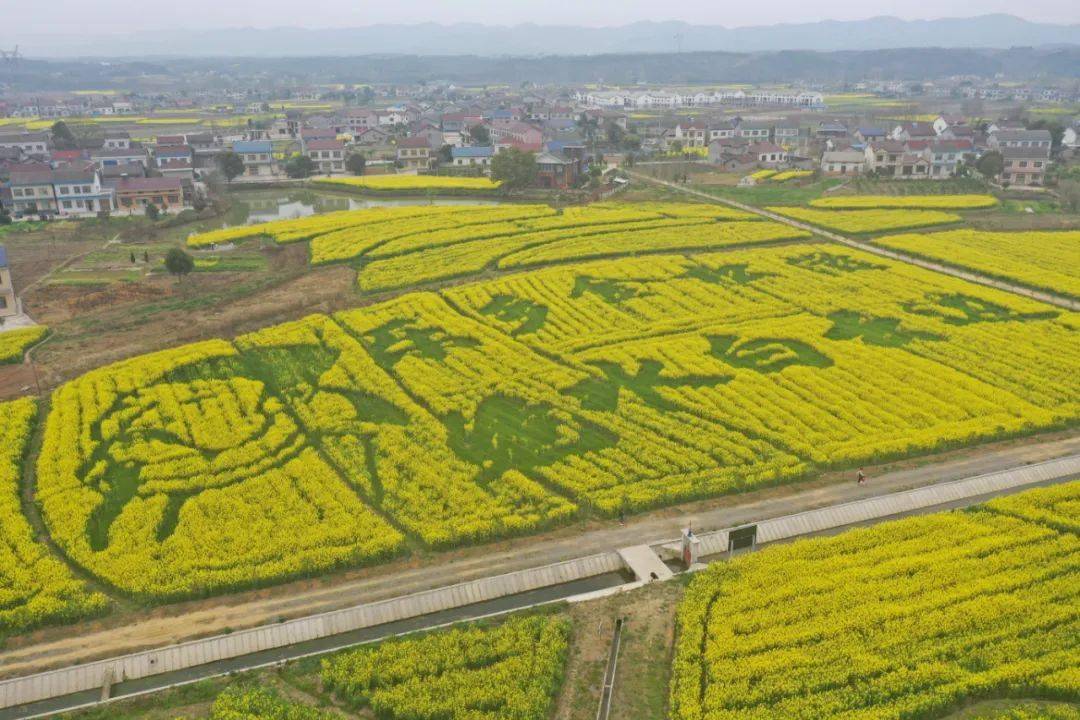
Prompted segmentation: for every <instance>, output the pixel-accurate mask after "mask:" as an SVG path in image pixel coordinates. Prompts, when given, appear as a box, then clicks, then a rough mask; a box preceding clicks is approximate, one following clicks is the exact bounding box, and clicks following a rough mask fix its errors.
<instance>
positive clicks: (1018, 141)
mask: <svg viewBox="0 0 1080 720" xmlns="http://www.w3.org/2000/svg"><path fill="white" fill-rule="evenodd" d="M1052 144H1053V143H1052V139H1051V137H1050V131H1049V130H999V131H998V132H992V133H990V137H989V138H987V145H988V146H989V147H991V148H993V149H994V150H1003V149H1005V148H1025V149H1036V150H1039V151H1040V152H1041V153H1042V155H1043V157H1046V158H1049V157H1050V148H1051V145H1052Z"/></svg>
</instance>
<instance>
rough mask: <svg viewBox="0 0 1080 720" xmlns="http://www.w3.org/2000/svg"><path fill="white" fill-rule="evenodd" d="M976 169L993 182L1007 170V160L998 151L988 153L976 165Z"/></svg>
mask: <svg viewBox="0 0 1080 720" xmlns="http://www.w3.org/2000/svg"><path fill="white" fill-rule="evenodd" d="M975 169H976V170H978V171H979V174H980V175H982V176H983V177H984V178H986V179H987V180H992V179H994V178H996V177H997V176H998V175H1000V174H1001V171H1002V170H1004V169H1005V158H1004V157H1002V155H1001V153H999V152H997V151H996V150H994V151H991V152H988V153H986V154H985V155H983V156H982V157H981V158H979V160H978V162H976V163H975Z"/></svg>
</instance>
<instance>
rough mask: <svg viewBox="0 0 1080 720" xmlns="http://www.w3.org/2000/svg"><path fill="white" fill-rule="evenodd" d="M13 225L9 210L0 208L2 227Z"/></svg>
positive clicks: (0, 223)
mask: <svg viewBox="0 0 1080 720" xmlns="http://www.w3.org/2000/svg"><path fill="white" fill-rule="evenodd" d="M11 223H12V220H11V215H10V214H9V213H8V211H7V208H5V207H0V225H10V224H11Z"/></svg>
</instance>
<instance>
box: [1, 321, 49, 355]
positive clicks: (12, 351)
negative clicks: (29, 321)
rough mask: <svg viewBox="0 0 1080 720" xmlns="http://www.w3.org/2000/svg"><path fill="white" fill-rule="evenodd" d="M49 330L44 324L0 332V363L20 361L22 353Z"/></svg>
mask: <svg viewBox="0 0 1080 720" xmlns="http://www.w3.org/2000/svg"><path fill="white" fill-rule="evenodd" d="M48 332H49V328H47V327H45V326H44V325H34V326H33V327H28V328H18V329H15V330H6V331H3V332H0V365H3V364H4V363H17V362H22V359H23V354H24V353H25V352H26V350H27V349H28V348H29V347H30V346H31V345H34V344H35V343H37V342H38V341H39V340H41V338H43V337H45V335H46V334H47V333H48Z"/></svg>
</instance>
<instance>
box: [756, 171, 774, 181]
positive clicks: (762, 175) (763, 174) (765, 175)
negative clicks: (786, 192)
mask: <svg viewBox="0 0 1080 720" xmlns="http://www.w3.org/2000/svg"><path fill="white" fill-rule="evenodd" d="M776 172H777V171H776V170H758V171H757V172H752V173H750V177H752V178H753V179H755V180H767V179H769V178H771V177H772V176H773V175H775V174H776Z"/></svg>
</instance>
